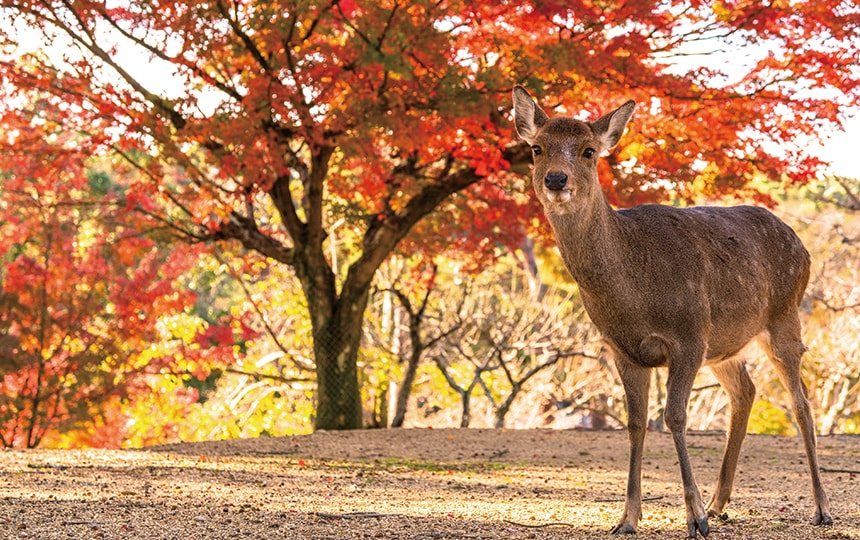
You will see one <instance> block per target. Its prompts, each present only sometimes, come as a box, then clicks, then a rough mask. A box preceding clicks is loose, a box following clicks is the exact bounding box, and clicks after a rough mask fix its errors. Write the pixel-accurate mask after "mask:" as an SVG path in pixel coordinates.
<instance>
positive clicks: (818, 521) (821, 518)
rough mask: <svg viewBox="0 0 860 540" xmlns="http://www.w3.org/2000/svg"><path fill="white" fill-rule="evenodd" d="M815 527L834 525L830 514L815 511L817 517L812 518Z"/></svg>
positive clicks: (819, 510)
mask: <svg viewBox="0 0 860 540" xmlns="http://www.w3.org/2000/svg"><path fill="white" fill-rule="evenodd" d="M812 524H813V525H822V526H826V525H833V518H832V517H830V514H829V513H827V512H822V511H821V509H820V508H819V509H818V510H816V511H815V516H813V518H812Z"/></svg>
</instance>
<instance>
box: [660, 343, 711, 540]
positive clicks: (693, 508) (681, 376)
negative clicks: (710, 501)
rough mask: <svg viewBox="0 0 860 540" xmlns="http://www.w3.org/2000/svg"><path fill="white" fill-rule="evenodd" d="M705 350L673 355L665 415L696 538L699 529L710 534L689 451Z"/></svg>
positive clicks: (689, 525) (690, 527) (690, 535)
mask: <svg viewBox="0 0 860 540" xmlns="http://www.w3.org/2000/svg"><path fill="white" fill-rule="evenodd" d="M703 358H704V352H703V351H701V350H700V351H699V353H698V354H691V353H690V352H687V354H683V353H682V354H680V355H679V356H678V357H677V358H672V359H671V361H670V363H669V376H668V378H667V380H666V410H665V412H664V414H663V417H664V418H665V421H666V427H668V428H669V430H670V431H671V433H672V440H673V441H674V443H675V452H676V453H677V454H678V464H679V465H680V467H681V482H682V483H683V485H684V503H685V505H686V508H687V533H688V538H696V532H697V531H698V532H699V533H701V535H702V536H703V537H707V536H708V533H709V532H710V529H709V528H708V514H707V513H706V512H705V505H704V504H703V503H702V493H701V492H700V491H699V486H698V485H696V480H695V478H694V477H693V467H692V465H691V464H690V455H689V453H688V452H687V403H688V402H689V400H690V392H691V390H692V389H693V381H694V380H695V378H696V372H698V370H699V367H700V366H701V362H702V360H703Z"/></svg>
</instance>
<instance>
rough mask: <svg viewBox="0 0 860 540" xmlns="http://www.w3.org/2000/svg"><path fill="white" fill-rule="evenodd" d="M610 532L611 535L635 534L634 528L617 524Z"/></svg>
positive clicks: (626, 524)
mask: <svg viewBox="0 0 860 540" xmlns="http://www.w3.org/2000/svg"><path fill="white" fill-rule="evenodd" d="M611 532H612V534H636V527H634V526H633V525H631V524H629V523H619V524H618V525H616V526H615V528H614V529H612V531H611Z"/></svg>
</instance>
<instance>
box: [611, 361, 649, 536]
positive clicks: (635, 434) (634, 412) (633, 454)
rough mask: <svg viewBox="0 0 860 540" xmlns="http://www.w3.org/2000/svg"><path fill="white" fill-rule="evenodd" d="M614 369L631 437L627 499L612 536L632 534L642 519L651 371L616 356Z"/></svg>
mask: <svg viewBox="0 0 860 540" xmlns="http://www.w3.org/2000/svg"><path fill="white" fill-rule="evenodd" d="M615 357H616V359H615V366H616V368H617V369H618V373H619V375H620V376H621V382H622V384H623V385H624V395H625V397H626V399H627V417H628V418H627V433H628V435H629V437H630V468H629V470H628V475H627V497H626V499H625V502H624V514H623V515H622V516H621V520H620V521H619V522H618V525H616V526H615V527H614V528H613V529H612V534H634V533H635V532H636V525H637V524H638V523H639V518H640V517H641V516H642V453H643V450H644V447H645V429H646V427H647V422H648V388H649V385H650V382H651V370H650V369H647V368H641V367H639V366H635V365H633V364H631V363H629V362H628V361H626V360H625V359H620V358H619V355H618V354H617V353H616V355H615Z"/></svg>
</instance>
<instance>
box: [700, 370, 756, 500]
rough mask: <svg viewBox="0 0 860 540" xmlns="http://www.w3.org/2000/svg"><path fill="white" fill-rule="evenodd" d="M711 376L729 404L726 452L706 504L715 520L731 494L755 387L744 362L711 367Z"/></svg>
mask: <svg viewBox="0 0 860 540" xmlns="http://www.w3.org/2000/svg"><path fill="white" fill-rule="evenodd" d="M711 371H713V373H714V376H715V377H716V378H717V380H718V381H719V382H720V386H722V387H723V388H724V389H725V390H726V393H728V395H729V402H730V403H731V417H730V420H729V433H728V437H727V439H726V449H725V451H724V452H723V463H722V465H721V466H720V476H719V478H718V479H717V487H716V489H715V490H714V496H713V497H712V498H711V502H710V503H708V515H709V516H711V517H716V516H719V515H720V514H722V512H723V508H724V507H725V506H726V504H728V502H729V498H730V497H731V494H732V483H733V482H734V478H735V471H736V469H737V465H738V456H740V453H741V444H742V443H743V441H744V437H745V436H746V433H747V422H748V421H749V417H750V411H751V410H752V406H753V401H755V385H754V384H753V382H752V380H751V379H750V376H749V373H747V368H746V366H745V365H744V363H743V362H741V361H738V360H735V359H729V360H725V361H723V362H720V363H719V364H715V365H713V366H711Z"/></svg>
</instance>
